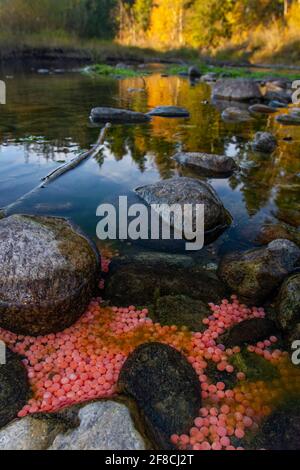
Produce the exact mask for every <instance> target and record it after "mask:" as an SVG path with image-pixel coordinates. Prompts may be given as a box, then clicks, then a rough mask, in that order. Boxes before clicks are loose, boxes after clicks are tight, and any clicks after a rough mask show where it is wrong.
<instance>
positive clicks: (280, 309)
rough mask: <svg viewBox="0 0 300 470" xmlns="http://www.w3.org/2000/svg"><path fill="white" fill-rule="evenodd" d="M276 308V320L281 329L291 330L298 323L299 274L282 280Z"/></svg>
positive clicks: (299, 309)
mask: <svg viewBox="0 0 300 470" xmlns="http://www.w3.org/2000/svg"><path fill="white" fill-rule="evenodd" d="M276 310H277V315H276V322H277V324H278V326H279V327H280V328H281V329H282V330H283V331H285V332H291V331H292V330H293V329H294V327H295V326H296V325H297V324H298V323H300V274H295V275H294V276H291V277H289V278H288V279H286V280H285V281H284V283H283V284H282V286H281V289H280V291H279V295H278V298H277V308H276ZM298 339H300V337H299V338H298Z"/></svg>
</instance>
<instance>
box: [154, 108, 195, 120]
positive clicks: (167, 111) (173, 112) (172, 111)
mask: <svg viewBox="0 0 300 470" xmlns="http://www.w3.org/2000/svg"><path fill="white" fill-rule="evenodd" d="M148 116H161V117H174V118H175V117H189V116H190V113H189V112H188V110H187V109H185V108H179V107H178V106H157V107H156V108H154V109H152V110H151V111H150V112H149V113H148Z"/></svg>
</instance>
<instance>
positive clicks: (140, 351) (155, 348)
mask: <svg viewBox="0 0 300 470" xmlns="http://www.w3.org/2000/svg"><path fill="white" fill-rule="evenodd" d="M118 388H119V391H120V392H122V393H125V394H126V395H129V396H130V397H132V398H133V399H134V400H135V401H136V403H137V406H138V408H139V409H140V412H141V416H142V418H143V419H144V421H145V425H146V429H147V432H148V434H149V437H150V438H151V439H152V440H153V441H154V442H155V443H156V444H157V446H158V448H160V449H171V448H172V444H171V443H170V437H171V435H172V434H183V433H187V432H188V431H189V429H190V427H191V426H192V425H193V421H194V419H195V418H196V416H197V415H198V413H199V408H200V406H201V389H200V382H199V379H198V377H197V374H196V372H195V371H194V369H193V367H192V366H191V365H190V364H189V363H188V361H187V360H186V358H185V357H184V356H183V355H182V354H181V353H180V352H178V351H177V350H176V349H174V348H171V347H170V346H168V345H166V344H162V343H147V344H142V345H141V346H139V347H138V348H137V349H135V350H134V352H133V353H132V354H130V355H129V357H128V359H127V360H126V362H125V364H124V365H123V367H122V369H121V372H120V376H119V381H118Z"/></svg>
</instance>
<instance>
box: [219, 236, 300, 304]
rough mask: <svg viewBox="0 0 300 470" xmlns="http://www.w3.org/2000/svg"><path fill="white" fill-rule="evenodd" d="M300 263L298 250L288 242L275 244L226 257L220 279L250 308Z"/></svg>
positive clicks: (263, 298) (221, 264) (222, 264)
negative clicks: (249, 305)
mask: <svg viewBox="0 0 300 470" xmlns="http://www.w3.org/2000/svg"><path fill="white" fill-rule="evenodd" d="M299 262H300V249H299V248H298V247H297V245H295V244H294V243H293V242H291V241H289V240H283V239H279V240H274V241H272V242H271V243H269V244H268V245H267V246H266V247H263V248H255V249H252V250H248V251H245V252H243V253H240V252H235V253H230V254H228V255H225V256H224V258H223V259H222V261H221V263H220V265H219V270H218V273H219V277H220V279H222V280H223V282H225V283H226V284H227V286H228V287H229V288H230V289H232V290H233V291H234V292H235V293H236V294H238V295H239V296H240V297H241V298H242V299H243V300H245V301H246V302H248V303H250V304H259V303H260V302H262V301H263V300H265V299H266V298H267V297H268V296H269V295H270V294H271V293H272V292H273V291H274V290H275V289H276V288H278V287H279V286H280V284H281V283H282V281H283V280H284V279H285V278H286V277H287V276H288V275H289V274H290V273H292V272H293V271H294V270H295V269H296V267H297V266H299Z"/></svg>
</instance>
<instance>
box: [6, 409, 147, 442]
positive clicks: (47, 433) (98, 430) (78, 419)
mask: <svg viewBox="0 0 300 470" xmlns="http://www.w3.org/2000/svg"><path fill="white" fill-rule="evenodd" d="M145 449H146V444H145V442H144V440H143V438H142V436H141V435H140V434H139V432H138V431H137V430H136V429H135V426H134V424H133V421H132V419H131V416H130V412H129V410H128V408H127V407H126V406H125V405H123V404H120V403H117V402H114V401H104V400H103V401H98V402H93V403H88V404H85V405H82V406H74V407H72V408H68V409H65V410H62V411H61V412H59V413H51V414H38V415H32V416H26V417H25V418H22V419H18V420H15V421H13V422H12V423H10V424H9V425H7V426H6V427H5V428H3V429H1V430H0V450H145Z"/></svg>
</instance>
